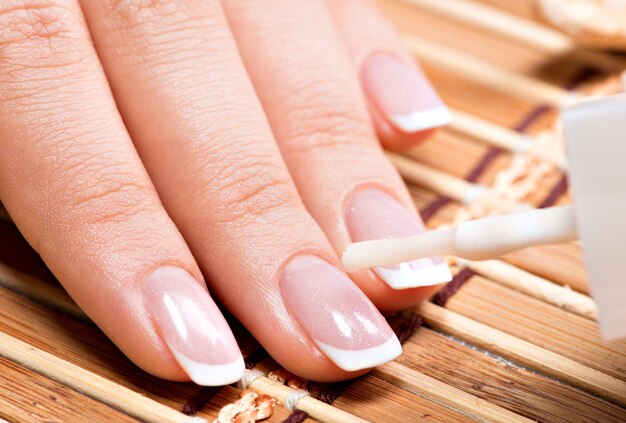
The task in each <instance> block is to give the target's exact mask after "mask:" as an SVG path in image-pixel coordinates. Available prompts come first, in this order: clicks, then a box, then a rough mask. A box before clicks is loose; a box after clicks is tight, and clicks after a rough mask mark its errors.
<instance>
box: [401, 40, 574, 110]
mask: <svg viewBox="0 0 626 423" xmlns="http://www.w3.org/2000/svg"><path fill="white" fill-rule="evenodd" d="M404 38H405V41H406V44H407V45H408V47H409V49H410V50H411V51H412V52H413V53H414V54H415V56H416V57H417V58H418V59H419V60H420V61H422V62H423V63H426V64H429V65H431V66H434V67H436V68H438V69H441V70H443V71H445V72H450V73H454V74H456V75H457V76H459V77H460V78H463V79H470V80H472V81H473V82H476V83H478V84H481V85H485V86H488V87H491V88H493V89H494V90H496V91H500V92H502V93H507V94H510V95H513V96H517V97H519V98H521V99H526V100H528V101H530V102H532V103H540V104H548V105H552V106H555V107H558V108H560V107H564V106H568V105H571V104H572V103H575V102H576V101H577V99H578V96H577V95H576V94H574V93H571V92H568V91H566V90H564V89H562V88H559V87H556V86H554V85H551V84H547V83H545V82H542V81H539V80H536V79H532V78H528V77H526V76H523V75H518V74H515V73H512V72H509V71H507V70H503V69H500V68H498V67H496V66H494V65H492V64H490V63H487V62H485V61H482V60H480V59H476V58H475V57H472V56H470V55H467V54H465V53H460V52H458V51H456V50H453V49H451V48H448V47H445V46H443V45H441V44H435V43H433V42H431V41H428V40H426V39H424V38H417V37H415V36H413V35H405V37H404Z"/></svg>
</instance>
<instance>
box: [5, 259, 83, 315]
mask: <svg viewBox="0 0 626 423" xmlns="http://www.w3.org/2000/svg"><path fill="white" fill-rule="evenodd" d="M0 285H3V286H5V287H7V288H9V289H11V290H12V291H15V292H17V293H19V294H21V295H24V296H26V297H29V298H31V299H32V300H34V301H36V302H38V303H40V304H43V305H45V306H47V307H50V308H52V309H54V310H57V311H60V312H61V313H64V314H67V315H69V316H72V317H74V318H76V319H79V320H84V321H89V317H87V315H86V314H85V313H84V312H83V311H82V310H81V309H80V308H79V307H78V306H77V305H76V303H75V302H74V301H73V300H72V298H70V296H69V295H68V294H67V293H66V292H65V291H64V290H62V289H59V288H56V287H54V286H52V285H50V284H47V283H45V282H43V281H41V280H39V279H37V278H34V277H32V276H30V275H26V274H24V273H22V272H19V271H17V270H15V269H12V268H10V267H8V266H6V265H4V264H2V263H0Z"/></svg>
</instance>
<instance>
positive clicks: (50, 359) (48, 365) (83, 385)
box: [0, 331, 206, 423]
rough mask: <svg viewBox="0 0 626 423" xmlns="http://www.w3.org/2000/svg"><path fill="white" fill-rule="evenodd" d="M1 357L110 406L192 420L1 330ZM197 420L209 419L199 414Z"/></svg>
mask: <svg viewBox="0 0 626 423" xmlns="http://www.w3.org/2000/svg"><path fill="white" fill-rule="evenodd" d="M0 357H4V358H6V359H8V360H11V361H13V362H15V363H18V364H19V365H21V366H24V367H26V368H28V369H30V370H32V371H35V372H37V373H39V374H41V375H43V376H46V377H47V378H49V379H53V380H55V381H57V382H59V383H61V384H63V385H65V386H68V387H70V388H72V389H74V390H76V391H78V392H81V393H82V394H84V395H86V396H88V397H90V398H93V399H95V400H97V401H100V402H102V403H104V404H107V405H108V406H110V407H112V408H114V409H116V410H119V411H122V412H124V413H125V414H128V415H131V416H133V417H136V418H137V419H138V420H141V421H146V422H153V423H191V420H192V419H191V418H190V417H189V416H186V415H184V414H182V413H181V412H178V411H175V410H173V409H171V408H169V407H167V406H166V405H163V404H161V403H159V402H157V401H154V400H151V399H149V398H147V397H145V396H143V395H141V394H139V393H137V392H135V391H133V390H131V389H128V388H126V387H124V386H122V385H119V384H117V383H115V382H112V381H110V380H109V379H107V378H104V377H102V376H99V375H97V374H95V373H93V372H90V371H89V370H85V369H84V368H82V367H80V366H77V365H75V364H72V363H70V362H68V361H65V360H63V359H61V358H59V357H57V356H55V355H53V354H50V353H48V352H46V351H43V350H41V349H39V348H36V347H34V346H32V345H30V344H28V343H26V342H23V341H21V340H19V339H17V338H15V337H12V336H10V335H7V334H6V333H4V332H2V331H0ZM195 421H197V423H202V422H206V420H204V419H200V418H197V420H195Z"/></svg>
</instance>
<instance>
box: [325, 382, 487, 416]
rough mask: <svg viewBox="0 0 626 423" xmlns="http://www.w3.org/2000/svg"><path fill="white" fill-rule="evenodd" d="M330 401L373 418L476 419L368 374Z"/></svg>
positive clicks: (355, 412)
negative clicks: (333, 400)
mask: <svg viewBox="0 0 626 423" xmlns="http://www.w3.org/2000/svg"><path fill="white" fill-rule="evenodd" d="M333 405H335V406H336V407H338V408H341V409H343V410H347V411H349V412H350V413H353V414H356V415H359V416H362V417H363V418H365V419H367V420H368V421H372V422H389V423H392V422H397V423H402V422H416V421H422V420H426V421H428V420H432V421H441V422H446V421H448V422H459V423H462V422H471V421H475V420H474V419H472V418H469V417H466V416H463V415H462V414H459V413H458V412H455V411H453V410H450V409H448V408H446V407H443V406H441V405H439V404H436V403H433V402H431V401H427V400H424V399H423V398H420V397H419V396H416V395H414V394H413V393H412V392H410V391H409V390H405V389H402V388H401V387H399V386H398V385H396V384H392V383H389V382H387V381H384V380H381V379H379V378H377V377H371V376H369V377H367V378H364V379H360V380H358V381H357V382H355V383H354V384H353V385H352V386H350V388H349V389H348V390H347V391H345V392H344V393H343V394H342V395H341V396H340V397H339V398H338V399H337V400H336V401H335V402H334V403H333Z"/></svg>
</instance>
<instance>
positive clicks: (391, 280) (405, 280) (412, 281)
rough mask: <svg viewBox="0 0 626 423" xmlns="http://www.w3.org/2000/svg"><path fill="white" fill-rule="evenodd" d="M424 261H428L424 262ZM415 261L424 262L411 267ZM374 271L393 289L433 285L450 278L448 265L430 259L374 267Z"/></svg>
mask: <svg viewBox="0 0 626 423" xmlns="http://www.w3.org/2000/svg"><path fill="white" fill-rule="evenodd" d="M426 261H427V262H428V263H426ZM416 262H425V263H423V264H422V265H420V266H419V267H417V268H413V267H411V264H413V265H415V264H416ZM374 271H375V272H376V274H377V275H378V276H380V278H381V279H382V280H383V281H384V282H385V283H386V284H387V285H389V286H390V287H392V288H393V289H408V288H418V287H422V286H433V285H439V284H442V283H446V282H450V281H451V280H452V273H451V272H450V268H449V267H448V265H447V264H446V263H445V262H443V263H440V264H434V263H433V261H432V260H431V259H428V258H426V259H419V260H415V261H414V262H405V263H400V264H399V265H398V266H397V267H376V268H374Z"/></svg>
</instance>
